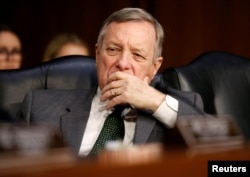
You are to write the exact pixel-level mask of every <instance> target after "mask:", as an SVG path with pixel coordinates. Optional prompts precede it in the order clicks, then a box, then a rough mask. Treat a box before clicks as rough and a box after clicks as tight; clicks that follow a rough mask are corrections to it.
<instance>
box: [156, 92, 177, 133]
mask: <svg viewBox="0 0 250 177" xmlns="http://www.w3.org/2000/svg"><path fill="white" fill-rule="evenodd" d="M178 107H179V102H178V100H176V99H175V98H173V97H171V96H170V95H167V96H166V99H165V100H164V101H163V102H162V103H161V105H160V106H159V107H158V108H157V110H156V111H155V112H154V114H153V116H154V117H155V118H156V119H157V120H159V121H160V122H162V123H163V124H164V125H166V126H167V127H169V128H172V127H174V125H175V123H176V117H177V112H178Z"/></svg>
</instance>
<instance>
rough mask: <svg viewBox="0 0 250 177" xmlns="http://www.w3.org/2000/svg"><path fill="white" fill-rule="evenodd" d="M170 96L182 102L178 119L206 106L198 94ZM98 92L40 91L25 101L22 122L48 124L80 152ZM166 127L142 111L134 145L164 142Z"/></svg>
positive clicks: (174, 93)
mask: <svg viewBox="0 0 250 177" xmlns="http://www.w3.org/2000/svg"><path fill="white" fill-rule="evenodd" d="M169 94H170V95H172V96H173V97H175V98H177V99H178V100H179V111H178V115H186V114H199V113H201V112H202V109H203V104H202V101H201V98H200V96H199V95H198V94H196V93H188V92H187V93H186V92H180V91H177V90H171V91H170V93H169ZM94 95H95V90H93V89H92V90H37V91H33V92H30V93H29V94H28V95H27V96H26V97H25V99H24V102H23V104H22V109H21V115H22V118H24V119H25V120H26V121H28V123H30V124H31V123H41V122H46V123H49V124H50V125H53V126H55V127H56V128H58V130H60V132H61V136H62V139H63V141H64V142H65V143H66V145H68V146H69V147H71V148H73V150H74V151H75V152H78V150H79V148H80V145H81V140H82V137H83V133H84V131H85V127H86V124H87V120H88V117H89V112H90V108H91V102H92V99H93V97H94ZM167 131H168V128H167V127H164V126H163V125H162V124H161V123H160V122H159V121H157V120H156V119H155V118H153V117H152V115H151V114H148V113H145V112H143V111H140V112H139V114H138V117H137V122H136V129H135V137H134V140H133V142H134V143H135V144H139V143H146V142H163V141H164V137H165V134H166V132H167Z"/></svg>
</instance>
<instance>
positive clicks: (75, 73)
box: [0, 55, 97, 119]
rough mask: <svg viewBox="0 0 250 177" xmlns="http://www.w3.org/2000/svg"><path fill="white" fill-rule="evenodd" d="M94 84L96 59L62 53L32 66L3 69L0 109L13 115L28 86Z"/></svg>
mask: <svg viewBox="0 0 250 177" xmlns="http://www.w3.org/2000/svg"><path fill="white" fill-rule="evenodd" d="M96 85H97V78H96V65H95V60H94V58H91V57H87V56H78V55H75V56H65V57H61V58H58V59H54V60H51V61H49V62H47V63H43V64H41V65H38V66H35V67H31V68H25V69H18V70H2V71H0V109H2V110H3V111H5V112H8V113H10V114H11V116H13V117H15V116H16V114H17V113H18V111H19V109H20V104H21V103H22V101H23V98H24V96H25V94H26V93H27V92H29V91H30V90H35V89H75V88H76V89H81V88H95V87H96ZM2 115H3V114H2ZM5 115H6V114H5ZM2 119H4V118H2Z"/></svg>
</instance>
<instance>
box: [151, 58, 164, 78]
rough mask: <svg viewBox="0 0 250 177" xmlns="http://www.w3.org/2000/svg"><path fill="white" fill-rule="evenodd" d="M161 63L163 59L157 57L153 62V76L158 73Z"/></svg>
mask: <svg viewBox="0 0 250 177" xmlns="http://www.w3.org/2000/svg"><path fill="white" fill-rule="evenodd" d="M162 61H163V57H158V58H157V59H156V60H155V61H154V64H153V65H154V71H153V76H155V75H156V73H157V72H158V70H159V69H160V67H161V64H162Z"/></svg>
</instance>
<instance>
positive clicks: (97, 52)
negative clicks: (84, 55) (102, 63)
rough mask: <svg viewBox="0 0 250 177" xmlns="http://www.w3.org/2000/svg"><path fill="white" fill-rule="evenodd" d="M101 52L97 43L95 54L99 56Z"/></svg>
mask: <svg viewBox="0 0 250 177" xmlns="http://www.w3.org/2000/svg"><path fill="white" fill-rule="evenodd" d="M99 53H100V49H99V46H98V45H97V44H95V55H96V56H98V55H99Z"/></svg>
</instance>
